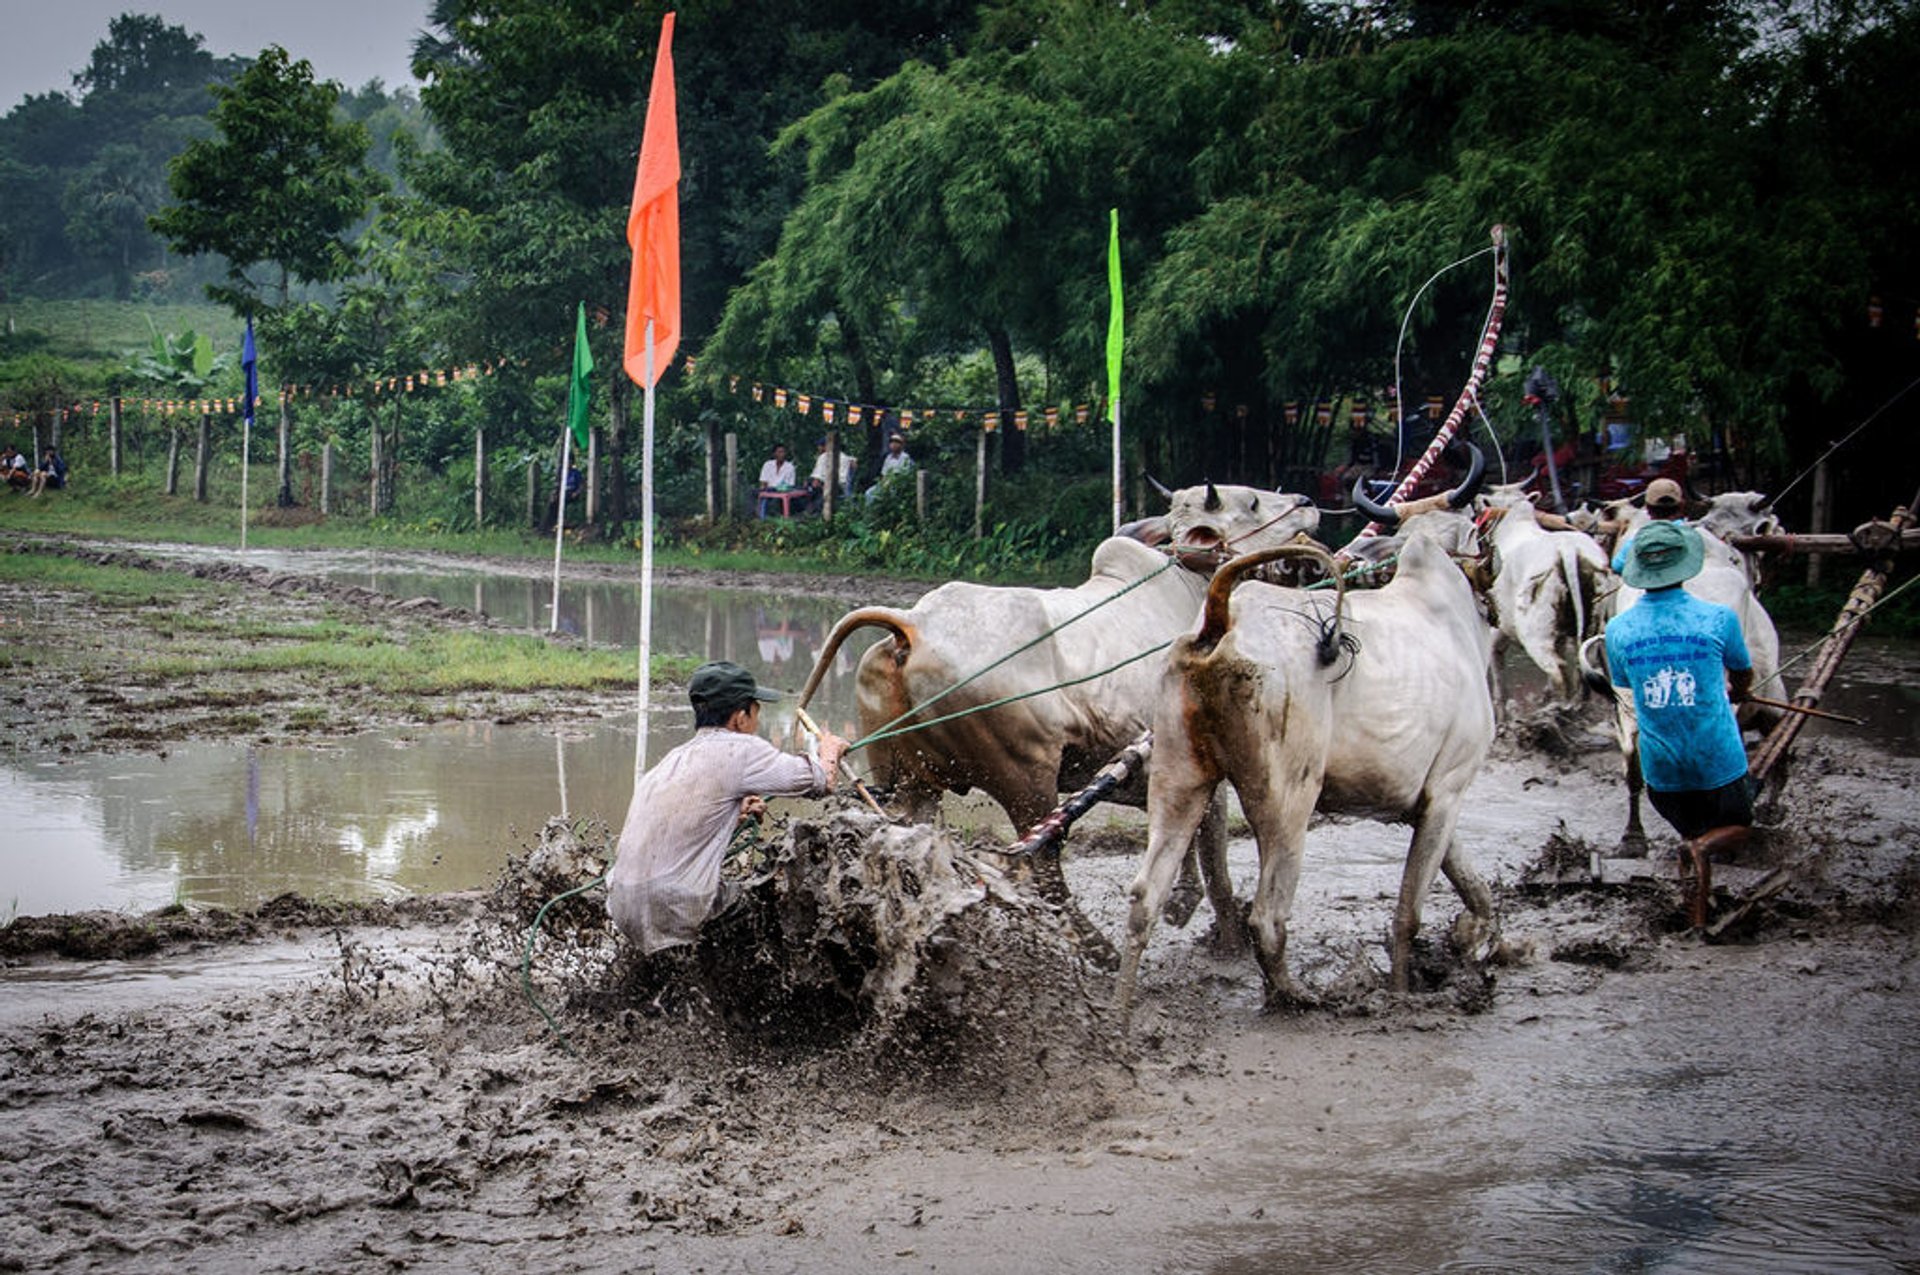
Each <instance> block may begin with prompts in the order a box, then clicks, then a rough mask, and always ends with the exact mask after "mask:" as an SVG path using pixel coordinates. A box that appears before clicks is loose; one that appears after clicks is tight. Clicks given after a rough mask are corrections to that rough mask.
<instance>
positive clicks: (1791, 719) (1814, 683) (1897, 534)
mask: <svg viewBox="0 0 1920 1275" xmlns="http://www.w3.org/2000/svg"><path fill="white" fill-rule="evenodd" d="M1916 520H1920V492H1915V493H1914V497H1913V499H1912V501H1910V502H1909V503H1908V504H1907V505H1906V507H1905V508H1901V509H1896V510H1894V511H1893V516H1892V517H1890V518H1889V519H1887V522H1886V524H1885V526H1886V528H1887V529H1888V531H1889V532H1890V533H1891V534H1889V535H1883V536H1882V537H1881V539H1883V540H1885V541H1887V543H1886V544H1885V545H1884V546H1881V545H1872V544H1870V543H1861V548H1862V549H1863V550H1865V551H1867V552H1870V553H1873V554H1874V555H1875V556H1874V558H1873V561H1872V564H1871V565H1870V566H1868V568H1867V569H1866V570H1865V571H1863V572H1861V573H1860V580H1859V582H1858V583H1857V584H1855V585H1854V586H1853V592H1852V593H1851V594H1850V595H1848V597H1847V604H1846V605H1845V606H1843V607H1841V608H1840V616H1839V618H1838V619H1836V620H1835V621H1834V622H1833V629H1832V631H1831V632H1829V633H1828V634H1827V641H1826V645H1825V646H1823V647H1822V648H1821V650H1820V658H1819V659H1818V660H1816V661H1815V662H1814V666H1813V671H1812V672H1810V673H1808V674H1807V677H1806V680H1805V681H1803V682H1802V683H1801V684H1800V689H1799V690H1797V691H1795V692H1794V693H1793V702H1794V703H1795V704H1798V705H1803V706H1805V707H1807V708H1812V707H1814V706H1816V705H1818V704H1819V703H1820V697H1821V695H1822V694H1824V693H1825V691H1826V689H1827V683H1828V682H1829V681H1830V680H1832V678H1833V675H1834V674H1835V673H1836V672H1838V671H1839V668H1840V661H1842V660H1844V659H1845V658H1846V656H1847V650H1848V648H1850V647H1851V646H1852V645H1853V639H1854V638H1855V637H1857V636H1859V633H1860V626H1861V625H1862V624H1864V623H1865V622H1866V618H1867V612H1868V611H1870V610H1872V609H1873V604H1874V603H1875V602H1876V601H1878V600H1879V597H1880V595H1881V593H1882V592H1884V591H1885V589H1886V587H1887V577H1888V576H1889V575H1891V574H1892V573H1893V566H1894V558H1893V553H1892V549H1893V547H1894V546H1895V545H1898V544H1900V543H1901V542H1902V541H1903V540H1904V539H1905V536H1904V532H1905V529H1906V527H1907V525H1908V524H1909V523H1912V522H1914V521H1916ZM1869 526H1871V524H1869ZM1866 531H1867V529H1866V528H1862V529H1861V531H1856V532H1855V533H1854V538H1855V541H1856V543H1859V542H1863V541H1866V540H1868V536H1867V535H1866V534H1865V533H1866ZM1806 724H1807V714H1805V713H1788V714H1787V715H1786V716H1785V717H1783V718H1782V719H1781V720H1780V723H1779V725H1777V726H1775V727H1774V728H1773V730H1772V731H1771V732H1770V733H1769V734H1768V735H1767V737H1766V739H1764V740H1763V741H1761V744H1760V751H1759V752H1758V753H1757V754H1755V756H1754V759H1753V768H1752V769H1753V779H1754V782H1755V783H1756V784H1763V783H1765V782H1766V779H1767V776H1768V775H1769V774H1770V773H1771V772H1772V771H1773V769H1774V767H1776V766H1778V765H1779V764H1780V763H1781V761H1782V760H1783V759H1784V758H1785V757H1786V755H1787V750H1788V749H1789V748H1791V747H1792V746H1793V741H1794V739H1795V738H1796V737H1798V736H1799V734H1800V730H1801V728H1802V727H1804V726H1805V725H1806Z"/></svg>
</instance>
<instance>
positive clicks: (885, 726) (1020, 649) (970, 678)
mask: <svg viewBox="0 0 1920 1275" xmlns="http://www.w3.org/2000/svg"><path fill="white" fill-rule="evenodd" d="M1178 565H1179V559H1178V558H1169V559H1167V561H1166V563H1165V564H1164V565H1162V566H1159V567H1156V568H1154V569H1153V570H1152V571H1149V572H1148V573H1147V574H1145V575H1143V576H1141V577H1140V578H1139V579H1138V580H1135V581H1134V582H1133V583H1132V584H1129V585H1127V586H1125V587H1124V588H1120V589H1116V590H1114V591H1113V592H1112V593H1109V594H1108V595H1107V596H1106V597H1104V598H1101V599H1100V600H1099V601H1098V602H1095V603H1094V604H1093V605H1092V606H1090V607H1088V608H1086V609H1085V610H1084V611H1081V612H1080V613H1079V614H1078V615H1073V616H1069V617H1068V618H1067V619H1065V620H1062V621H1061V622H1060V623H1058V624H1056V625H1054V626H1053V627H1052V628H1050V629H1048V630H1047V631H1046V632H1044V633H1042V634H1040V636H1038V637H1036V638H1034V639H1033V640H1032V641H1030V642H1024V643H1022V644H1021V645H1019V646H1017V647H1015V648H1014V649H1013V650H1011V651H1008V652H1007V653H1006V654H1005V655H1003V656H1001V657H1000V658H999V659H997V660H995V661H993V662H992V663H991V664H988V665H986V666H985V667H983V668H980V669H976V670H975V671H974V672H972V673H969V674H968V675H967V676H965V677H963V678H961V679H960V680H959V681H957V682H955V683H954V684H953V685H952V686H949V687H948V688H947V689H946V690H944V691H941V692H940V693H939V694H937V695H934V696H932V697H930V698H928V699H925V700H922V701H921V702H920V703H918V704H915V705H914V706H913V707H912V708H909V709H908V710H907V711H906V712H904V713H901V714H900V715H899V716H897V717H895V718H894V719H893V720H892V721H890V722H885V723H882V724H881V725H880V726H879V727H878V728H877V729H876V730H875V731H874V732H873V733H872V734H871V735H868V736H867V737H866V738H865V739H862V740H860V741H859V742H858V743H855V744H851V745H849V746H848V749H847V751H849V752H851V751H853V749H855V748H864V747H865V746H866V745H868V744H870V743H872V742H874V741H875V740H876V739H884V738H887V737H889V735H904V734H906V733H907V732H906V731H904V730H902V731H896V730H894V729H893V728H894V727H896V726H898V725H900V723H901V722H904V721H906V720H907V719H908V718H909V717H912V716H913V715H914V714H915V713H919V712H924V711H925V710H926V709H928V708H929V707H931V706H932V705H934V704H937V703H939V702H940V701H941V700H943V699H945V698H946V697H947V696H949V695H951V694H953V693H954V692H955V691H957V690H959V689H960V688H961V687H963V686H966V685H968V684H970V683H973V682H977V681H979V680H980V679H981V678H983V677H985V676H986V675H987V674H989V673H991V672H993V670H995V669H997V668H999V667H1000V666H1001V665H1002V664H1005V663H1006V662H1007V661H1009V660H1012V659H1014V658H1016V657H1018V656H1021V655H1024V654H1026V653H1027V652H1028V651H1030V650H1032V649H1033V648H1034V647H1036V646H1038V645H1040V644H1041V643H1042V642H1045V641H1048V640H1050V639H1051V638H1053V636H1054V635H1055V634H1057V633H1059V632H1060V630H1062V629H1064V628H1066V627H1067V626H1068V625H1070V624H1075V623H1078V622H1079V621H1081V620H1084V619H1086V618H1087V617H1088V616H1090V615H1092V614H1093V613H1094V612H1095V611H1098V610H1099V609H1100V608H1101V607H1103V606H1105V605H1107V603H1109V602H1113V601H1116V600H1118V599H1120V598H1123V597H1125V596H1126V595H1127V594H1129V593H1132V592H1133V591H1134V590H1135V589H1137V588H1139V587H1140V586H1141V585H1143V584H1145V583H1147V581H1149V580H1152V579H1155V578H1157V577H1159V576H1161V575H1164V574H1165V573H1166V572H1168V571H1170V570H1172V569H1173V568H1174V567H1176V566H1178ZM1135 658H1138V657H1135ZM1127 662H1128V663H1131V662H1132V661H1127ZM1114 667H1115V668H1118V667H1120V666H1119V665H1115V666H1114ZM1111 671H1112V670H1111V669H1109V670H1108V672H1111ZM1096 676H1098V674H1096ZM1081 680H1083V681H1085V680H1088V679H1085V678H1083V679H1081ZM1062 685H1072V683H1062ZM1047 689H1049V690H1055V689H1058V688H1056V687H1048V688H1047ZM967 711H969V712H979V711H980V710H979V709H969V710H967ZM957 715H958V716H965V714H964V713H962V714H957ZM936 720H938V721H948V720H950V719H949V718H945V717H942V718H938V719H936ZM933 724H934V723H933V722H926V723H923V725H926V726H931V725H933Z"/></svg>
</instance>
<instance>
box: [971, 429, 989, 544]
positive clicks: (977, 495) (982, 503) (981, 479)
mask: <svg viewBox="0 0 1920 1275" xmlns="http://www.w3.org/2000/svg"><path fill="white" fill-rule="evenodd" d="M986 526H987V431H986V430H984V429H983V430H981V431H980V437H979V439H978V441H977V442H976V443H975V446H974V456H973V538H974V539H975V540H980V539H983V538H984V537H985V535H986Z"/></svg>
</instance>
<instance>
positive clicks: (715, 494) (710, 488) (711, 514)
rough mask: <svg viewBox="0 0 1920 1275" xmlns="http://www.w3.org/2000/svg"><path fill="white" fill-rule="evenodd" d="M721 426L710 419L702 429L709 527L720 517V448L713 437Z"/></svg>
mask: <svg viewBox="0 0 1920 1275" xmlns="http://www.w3.org/2000/svg"><path fill="white" fill-rule="evenodd" d="M719 428H720V427H719V426H718V425H716V424H715V423H714V422H713V421H708V422H707V423H706V428H705V429H703V430H701V431H700V441H701V443H702V445H703V450H704V452H705V454H706V456H705V465H706V469H705V474H706V487H707V525H708V526H709V527H711V526H712V525H713V524H714V523H715V522H716V521H718V519H719V517H720V449H719V447H718V446H717V445H716V444H715V442H714V437H713V436H714V434H715V433H716V432H718V430H719Z"/></svg>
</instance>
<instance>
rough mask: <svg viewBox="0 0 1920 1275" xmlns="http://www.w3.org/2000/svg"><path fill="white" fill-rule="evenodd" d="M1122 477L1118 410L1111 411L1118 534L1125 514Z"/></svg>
mask: <svg viewBox="0 0 1920 1275" xmlns="http://www.w3.org/2000/svg"><path fill="white" fill-rule="evenodd" d="M1122 486H1123V476H1122V474H1121V472H1120V408H1119V407H1118V406H1117V405H1116V406H1115V407H1114V409H1113V530H1114V534H1115V535H1118V534H1119V533H1120V520H1121V518H1122V516H1123V515H1124V514H1125V513H1126V508H1127V506H1126V498H1125V495H1124V493H1123V491H1122Z"/></svg>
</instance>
